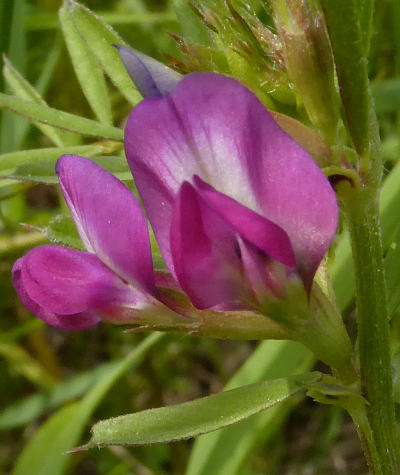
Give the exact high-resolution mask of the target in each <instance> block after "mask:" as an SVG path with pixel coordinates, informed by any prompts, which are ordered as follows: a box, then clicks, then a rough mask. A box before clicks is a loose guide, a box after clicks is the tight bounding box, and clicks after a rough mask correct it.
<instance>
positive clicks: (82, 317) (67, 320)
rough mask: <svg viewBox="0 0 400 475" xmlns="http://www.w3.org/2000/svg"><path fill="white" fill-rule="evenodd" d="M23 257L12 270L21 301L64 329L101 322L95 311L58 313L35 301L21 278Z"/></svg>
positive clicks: (57, 326)
mask: <svg viewBox="0 0 400 475" xmlns="http://www.w3.org/2000/svg"><path fill="white" fill-rule="evenodd" d="M23 259H24V258H21V259H18V260H17V261H16V262H15V264H14V266H13V270H12V276H13V284H14V287H15V290H16V291H17V294H18V296H19V298H20V299H21V302H22V303H23V304H24V305H25V307H26V308H27V309H28V310H30V311H31V312H32V313H33V314H35V315H36V316H37V317H38V318H40V319H41V320H43V321H44V322H46V323H48V324H49V325H52V326H53V327H56V328H61V329H63V330H84V329H86V328H90V327H92V326H93V325H96V324H97V323H99V322H100V318H99V317H98V316H97V315H96V314H95V313H94V312H84V313H78V314H75V315H74V314H73V315H57V314H55V313H53V312H50V311H48V310H45V309H44V308H43V307H40V306H39V305H38V304H37V303H36V302H34V301H33V300H32V299H31V298H30V297H29V295H28V294H27V292H26V290H25V287H24V285H23V284H22V280H21V269H22V264H23Z"/></svg>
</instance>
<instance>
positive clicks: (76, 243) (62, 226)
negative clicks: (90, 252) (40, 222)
mask: <svg viewBox="0 0 400 475" xmlns="http://www.w3.org/2000/svg"><path fill="white" fill-rule="evenodd" d="M41 231H42V232H43V233H44V234H45V235H46V236H47V237H48V238H49V240H50V241H51V242H53V243H55V244H61V245H64V246H67V247H72V248H73V249H80V250H82V251H84V250H85V246H84V245H83V243H82V240H81V237H80V236H79V233H78V231H77V229H76V226H75V223H74V220H73V219H72V218H70V217H69V216H63V215H60V216H56V217H55V218H53V219H52V220H51V221H50V224H49V225H48V226H46V227H45V228H43V229H41Z"/></svg>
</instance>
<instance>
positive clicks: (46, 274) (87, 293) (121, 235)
mask: <svg viewBox="0 0 400 475" xmlns="http://www.w3.org/2000/svg"><path fill="white" fill-rule="evenodd" d="M56 171H57V174H58V177H59V181H60V185H61V190H62V192H63V195H64V198H65V200H66V202H67V204H68V206H69V209H70V211H71V214H72V217H73V219H74V221H75V223H76V226H77V228H78V231H79V234H80V236H81V238H82V241H83V243H84V245H85V247H86V249H87V252H81V251H76V250H72V249H66V248H63V247H61V246H54V245H46V246H40V247H37V248H35V249H33V250H32V251H30V252H29V253H28V254H27V255H26V256H25V257H23V258H21V259H19V260H18V261H17V262H16V263H15V264H14V267H13V282H14V286H15V288H16V290H17V292H18V295H19V296H20V298H21V300H22V302H23V303H24V305H25V306H26V307H27V308H28V309H29V310H30V311H32V312H33V313H35V314H36V315H37V316H38V317H39V318H41V319H42V320H44V321H45V322H47V323H49V324H50V325H53V326H56V327H59V328H64V329H67V330H79V329H82V328H87V327H90V326H92V325H94V324H96V323H98V322H99V321H100V316H102V317H104V318H110V319H112V320H113V321H114V322H117V323H118V321H120V320H121V319H123V313H121V311H120V310H121V309H123V308H128V309H132V310H136V311H138V310H142V309H144V308H148V307H149V306H150V307H151V306H154V305H156V302H157V300H156V298H155V297H156V296H157V290H156V287H155V282H154V273H153V264H152V256H151V248H150V241H149V235H148V230H147V223H146V219H145V217H144V215H143V212H142V210H141V208H140V205H139V203H138V201H137V199H136V198H135V196H134V195H133V194H132V193H131V191H130V190H129V189H128V188H127V187H126V186H125V185H124V184H123V183H121V182H120V181H119V180H118V179H117V178H115V177H114V176H113V175H112V174H111V173H109V172H107V171H106V170H104V169H103V168H101V167H100V166H98V165H97V164H95V163H94V162H92V161H91V160H88V159H86V158H82V157H77V156H73V155H64V156H63V157H61V158H60V159H59V160H58V162H57V167H56ZM160 306H161V304H160Z"/></svg>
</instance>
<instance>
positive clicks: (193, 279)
mask: <svg viewBox="0 0 400 475" xmlns="http://www.w3.org/2000/svg"><path fill="white" fill-rule="evenodd" d="M171 249H172V254H173V259H174V266H175V272H176V274H177V277H178V280H179V283H180V285H181V287H182V288H183V290H184V291H185V292H186V293H187V294H188V295H189V297H190V299H191V300H192V302H193V304H194V305H195V306H196V307H197V308H200V309H204V308H210V307H213V306H215V305H219V304H226V305H227V306H231V307H232V306H236V305H237V303H238V302H240V303H241V302H243V301H245V300H246V290H245V288H246V286H245V285H243V284H244V282H243V277H242V274H241V263H240V257H239V254H238V252H237V246H236V238H235V234H234V233H233V232H232V230H231V229H230V228H229V226H227V225H226V223H224V221H223V220H222V219H221V218H220V217H219V216H218V214H217V213H215V212H214V211H213V210H212V209H211V208H209V207H208V206H207V204H205V203H204V201H203V200H201V199H200V197H199V196H198V193H197V192H196V190H195V189H194V188H193V186H192V185H190V184H189V183H187V182H185V183H184V184H183V185H182V187H181V190H180V192H179V194H178V196H177V199H176V203H175V209H174V217H173V222H172V227H171Z"/></svg>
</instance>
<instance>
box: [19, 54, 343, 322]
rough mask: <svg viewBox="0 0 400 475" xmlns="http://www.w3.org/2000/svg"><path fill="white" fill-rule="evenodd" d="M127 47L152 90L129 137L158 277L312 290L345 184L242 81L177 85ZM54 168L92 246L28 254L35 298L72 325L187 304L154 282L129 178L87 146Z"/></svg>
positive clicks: (245, 303) (219, 290) (210, 295)
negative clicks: (337, 183) (335, 182)
mask: <svg viewBox="0 0 400 475" xmlns="http://www.w3.org/2000/svg"><path fill="white" fill-rule="evenodd" d="M125 53H126V54H125ZM125 53H124V51H123V52H122V53H121V54H125V63H126V64H127V63H129V64H128V66H129V67H130V68H131V74H132V76H133V77H137V76H139V79H137V80H138V81H139V82H140V83H141V88H142V90H143V91H144V92H145V93H146V91H147V93H148V95H149V96H150V97H148V98H147V99H145V100H144V101H142V102H141V103H140V104H139V105H138V106H137V107H135V109H134V110H133V112H132V114H131V116H130V118H129V121H128V124H127V128H126V137H125V146H126V154H127V158H128V162H129V165H130V167H131V170H132V173H133V176H134V179H135V183H136V185H137V188H138V190H139V193H140V195H141V198H142V201H143V204H144V207H145V210H146V213H147V217H148V219H149V221H150V223H151V225H152V227H153V230H154V232H155V235H156V238H157V241H158V243H159V246H160V249H161V252H162V254H163V257H164V260H165V262H166V264H167V267H168V268H169V271H170V273H171V275H172V276H173V279H175V282H174V280H173V279H171V277H170V276H168V275H166V276H164V277H163V279H164V281H166V282H167V283H165V282H164V283H162V284H161V286H163V287H171V286H172V289H173V291H172V293H174V292H176V291H178V293H179V292H180V290H181V289H183V290H184V291H185V292H186V293H187V295H188V296H189V298H190V299H191V301H192V303H193V304H194V306H195V307H197V309H200V310H202V309H209V308H211V309H213V310H217V311H224V310H237V309H245V310H251V309H253V310H254V309H257V308H258V306H259V304H262V302H264V301H265V299H271V298H272V299H276V298H278V299H284V298H285V293H286V290H287V285H288V282H291V281H292V280H293V279H295V280H296V282H297V281H298V280H299V279H298V278H300V279H301V280H302V282H303V284H304V289H305V291H306V293H309V292H310V289H311V286H312V281H313V278H314V274H315V272H316V270H317V268H318V266H319V264H320V262H321V259H322V258H323V256H324V254H325V253H326V251H327V249H328V247H329V245H330V242H331V240H332V238H333V236H334V234H335V230H336V226H337V203H336V199H335V195H334V192H333V190H332V188H331V187H330V184H329V182H328V180H327V179H326V178H325V176H324V175H323V173H322V172H321V170H320V169H319V168H318V167H317V165H316V164H315V163H314V162H313V160H312V158H311V157H310V156H309V155H308V154H307V152H306V151H305V150H304V149H303V148H301V147H300V146H299V145H298V144H297V143H296V142H295V141H294V140H293V139H291V138H290V137H289V136H288V135H287V134H286V133H285V132H283V131H282V130H281V129H280V128H279V126H278V125H277V124H276V123H275V121H274V120H273V119H272V117H271V116H270V114H269V113H268V111H267V110H266V109H265V108H264V107H263V105H262V104H261V103H260V102H259V101H258V99H257V98H256V97H255V96H254V95H253V94H252V93H251V92H250V91H249V90H247V89H246V88H245V87H243V86H241V85H240V84H239V83H238V82H237V81H235V80H233V79H229V78H227V77H224V76H219V75H217V74H200V73H199V74H192V75H189V76H186V77H185V78H184V79H182V80H181V81H180V82H179V83H178V85H177V86H176V87H175V88H173V85H174V84H175V83H176V80H177V79H176V77H173V76H171V75H170V73H168V74H169V75H168V77H167V78H166V80H165V81H164V79H165V78H163V77H162V74H161V73H160V74H161V76H157V75H156V76H154V71H156V72H157V74H158V72H159V71H160V70H159V69H158V67H157V68H156V69H155V70H154V71H153V70H152V69H151V68H153V66H154V65H152V64H150V63H146V62H143V61H144V60H143V58H142V59H140V58H139V60H138V61H136V59H135V58H136V56H135V55H134V54H133V53H130V52H129V50H127V52H126V51H125ZM154 67H156V66H154ZM146 78H147V85H146ZM150 80H151V81H152V82H151V81H150ZM149 81H150V82H149ZM172 89H173V90H172ZM169 91H172V92H169ZM56 170H57V174H58V176H59V181H60V185H61V189H62V192H63V194H64V197H65V199H66V201H67V203H68V206H69V208H70V210H71V214H72V217H73V219H74V220H75V223H76V225H77V227H78V231H79V233H80V236H81V238H82V241H83V243H84V245H85V246H86V249H87V252H80V251H75V250H71V249H65V248H63V247H59V246H50V245H49V246H41V247H38V248H36V249H34V250H32V251H30V252H29V253H28V254H27V255H26V256H25V257H23V258H21V259H19V260H18V261H17V262H16V263H15V265H14V268H13V280H14V285H15V288H16V290H17V292H18V294H19V296H20V298H21V300H22V302H23V303H24V304H25V305H26V307H27V308H28V309H30V310H31V311H32V312H33V313H35V314H36V315H37V316H38V317H39V318H41V319H43V320H44V321H46V322H48V323H50V324H51V325H54V326H57V327H61V328H65V329H75V330H76V329H81V328H86V327H89V326H91V325H94V324H95V323H97V322H98V321H99V320H100V319H108V320H111V321H114V322H117V323H118V322H128V321H132V320H133V318H132V315H136V314H137V315H140V313H141V312H143V313H146V315H151V314H152V312H153V314H154V315H156V313H157V312H158V313H161V314H163V312H165V311H166V315H167V316H168V315H169V316H170V314H172V313H173V312H171V311H170V310H169V309H168V308H167V307H166V305H168V306H169V307H170V308H171V309H172V310H175V311H177V312H179V313H181V314H183V315H186V317H184V318H188V317H190V314H191V312H192V310H193V309H190V310H188V309H185V308H180V307H179V306H180V305H181V304H182V301H184V299H183V300H182V298H181V297H179V299H178V300H179V302H180V303H176V304H174V302H173V299H172V300H171V299H170V298H169V296H168V295H167V297H165V295H163V292H160V291H159V289H158V288H157V286H156V282H155V281H156V280H157V284H158V283H159V279H158V278H157V276H155V274H154V271H153V265H152V258H151V249H150V243H149V236H148V230H147V224H146V219H145V217H144V215H143V212H142V210H141V208H140V205H139V203H138V201H137V200H136V198H135V197H134V196H133V194H132V193H131V192H130V191H129V189H128V188H127V187H126V186H125V185H123V184H122V183H121V182H120V181H119V180H117V179H116V178H115V177H114V176H113V175H111V174H110V173H108V172H107V171H105V170H103V169H102V168H101V167H99V166H98V165H96V164H95V163H93V162H91V161H90V160H87V159H84V158H81V157H76V156H68V155H66V156H63V157H61V158H60V160H59V161H58V163H57V169H56ZM161 295H163V297H161ZM177 295H178V294H177ZM180 295H181V296H182V294H181V293H180ZM185 305H186V304H185ZM168 312H170V314H168ZM175 315H176V314H175ZM167 318H169V317H167ZM159 321H160V320H159Z"/></svg>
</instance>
